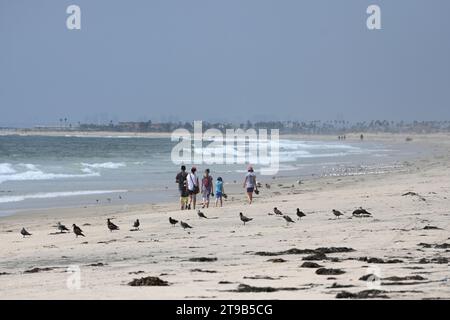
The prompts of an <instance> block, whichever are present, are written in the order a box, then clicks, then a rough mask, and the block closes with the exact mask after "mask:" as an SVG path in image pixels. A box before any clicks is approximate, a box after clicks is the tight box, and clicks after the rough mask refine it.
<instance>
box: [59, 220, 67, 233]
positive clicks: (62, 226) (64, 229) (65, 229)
mask: <svg viewBox="0 0 450 320" xmlns="http://www.w3.org/2000/svg"><path fill="white" fill-rule="evenodd" d="M56 227H57V228H58V230H59V231H61V233H63V232H64V231H69V229H67V227H66V226H65V225H63V224H61V222H58V223H57V224H56Z"/></svg>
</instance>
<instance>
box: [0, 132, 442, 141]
mask: <svg viewBox="0 0 450 320" xmlns="http://www.w3.org/2000/svg"><path fill="white" fill-rule="evenodd" d="M171 135H172V132H132V131H124V132H116V131H78V130H67V131H64V130H61V131H58V130H34V129H0V137H1V136H22V137H27V136H47V137H80V138H82V137H86V138H171ZM346 136H347V139H346V140H343V142H345V141H359V140H360V138H359V136H360V133H358V132H350V133H346ZM280 137H281V138H291V139H305V140H312V141H315V140H324V141H329V140H332V141H337V135H336V134H280ZM364 137H365V139H366V140H371V141H375V142H376V141H390V142H405V140H406V138H412V141H430V140H435V139H436V138H439V139H441V138H442V139H448V138H450V132H441V133H386V132H376V133H364Z"/></svg>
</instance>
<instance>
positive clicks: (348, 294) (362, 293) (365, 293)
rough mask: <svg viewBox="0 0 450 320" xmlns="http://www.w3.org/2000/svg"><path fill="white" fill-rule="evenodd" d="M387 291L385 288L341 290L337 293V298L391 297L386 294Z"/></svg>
mask: <svg viewBox="0 0 450 320" xmlns="http://www.w3.org/2000/svg"><path fill="white" fill-rule="evenodd" d="M385 293H386V291H383V290H375V289H372V290H363V291H360V292H357V293H351V292H348V291H341V292H339V293H338V294H337V295H336V299H374V298H381V299H389V297H388V296H387V295H385Z"/></svg>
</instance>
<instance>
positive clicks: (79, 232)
mask: <svg viewBox="0 0 450 320" xmlns="http://www.w3.org/2000/svg"><path fill="white" fill-rule="evenodd" d="M72 227H73V233H75V235H76V236H77V238H78V236H83V237H85V235H84V234H83V230H81V228H80V227H79V226H77V225H76V224H75V223H74V224H73V225H72Z"/></svg>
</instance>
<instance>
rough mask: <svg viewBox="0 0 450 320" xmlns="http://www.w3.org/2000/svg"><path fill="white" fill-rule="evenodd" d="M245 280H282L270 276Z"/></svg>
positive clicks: (252, 277) (251, 277)
mask: <svg viewBox="0 0 450 320" xmlns="http://www.w3.org/2000/svg"><path fill="white" fill-rule="evenodd" d="M244 279H251V280H279V279H280V278H273V277H270V276H250V277H244Z"/></svg>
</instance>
